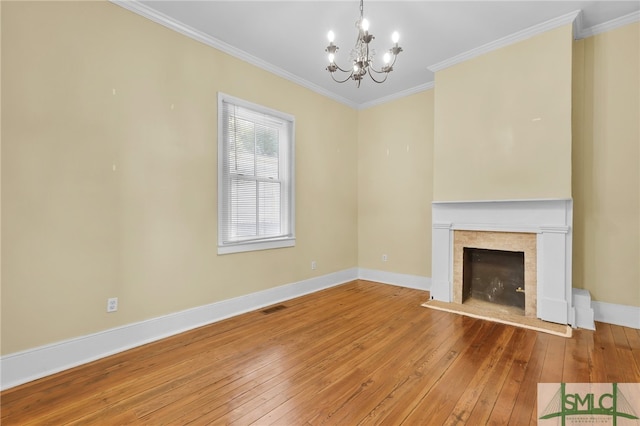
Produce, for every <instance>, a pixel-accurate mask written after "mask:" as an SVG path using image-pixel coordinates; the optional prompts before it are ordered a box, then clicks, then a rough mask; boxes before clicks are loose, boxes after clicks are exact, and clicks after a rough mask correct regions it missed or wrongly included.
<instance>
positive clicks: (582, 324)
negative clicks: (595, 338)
mask: <svg viewBox="0 0 640 426" xmlns="http://www.w3.org/2000/svg"><path fill="white" fill-rule="evenodd" d="M572 296H573V313H574V322H573V324H572V325H573V326H574V327H578V328H586V329H587V330H595V329H596V324H595V323H594V322H593V321H594V313H593V307H592V304H591V293H589V290H584V289H581V288H574V289H573V294H572Z"/></svg>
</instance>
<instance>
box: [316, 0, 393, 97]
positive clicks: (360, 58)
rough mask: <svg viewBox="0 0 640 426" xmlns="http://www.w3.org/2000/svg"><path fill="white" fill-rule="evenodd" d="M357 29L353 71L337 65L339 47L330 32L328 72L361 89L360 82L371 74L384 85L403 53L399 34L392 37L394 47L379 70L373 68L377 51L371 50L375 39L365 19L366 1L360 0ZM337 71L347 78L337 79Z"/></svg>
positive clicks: (352, 53)
mask: <svg viewBox="0 0 640 426" xmlns="http://www.w3.org/2000/svg"><path fill="white" fill-rule="evenodd" d="M356 28H357V29H358V38H357V39H356V45H355V47H354V48H353V49H352V50H351V55H350V60H351V63H352V67H351V69H343V68H341V67H339V66H338V65H337V64H336V62H335V59H336V51H337V50H338V46H336V45H335V44H333V41H334V40H335V34H334V33H333V31H329V34H328V35H327V37H328V38H329V46H327V48H326V49H325V52H327V53H328V54H329V66H328V67H327V71H329V74H330V75H331V78H333V80H334V81H336V82H338V83H344V82H346V81H348V80H354V81H355V82H356V87H360V82H361V81H362V79H363V78H364V76H365V75H367V74H369V77H371V79H372V80H373V81H375V82H376V83H384V82H385V81H386V80H387V77H388V76H389V73H390V72H391V71H393V66H394V65H395V63H396V59H397V57H398V54H399V53H400V52H402V47H400V46H398V40H399V38H400V36H399V35H398V32H397V31H394V33H393V34H392V35H391V40H392V41H393V43H394V45H393V47H391V49H389V50H388V51H387V52H385V54H384V56H383V61H384V65H383V66H382V68H381V69H380V70H377V69H375V68H374V66H373V58H374V56H375V50H373V49H370V48H369V43H371V40H373V39H374V38H375V37H374V36H373V34H371V33H369V21H367V20H366V19H365V18H364V0H360V19H358V20H357V21H356ZM336 71H340V72H342V73H344V74H343V75H342V76H343V77H344V76H345V75H346V77H344V79H341V78H336ZM375 75H378V79H376V77H375Z"/></svg>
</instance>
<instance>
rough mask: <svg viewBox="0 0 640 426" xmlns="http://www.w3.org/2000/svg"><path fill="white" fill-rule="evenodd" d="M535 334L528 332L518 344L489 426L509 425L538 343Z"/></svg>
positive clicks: (531, 402) (526, 402) (490, 417)
mask: <svg viewBox="0 0 640 426" xmlns="http://www.w3.org/2000/svg"><path fill="white" fill-rule="evenodd" d="M535 333H536V332H533V331H530V330H527V332H526V333H525V334H524V336H523V338H522V340H521V341H520V342H517V346H516V350H515V352H514V354H513V362H512V363H511V367H510V368H509V373H508V374H507V377H506V379H505V383H504V386H502V388H501V389H500V393H499V394H498V399H497V401H496V404H495V405H494V406H493V409H492V410H491V414H490V416H489V419H488V420H487V424H489V425H506V424H509V418H510V417H511V414H512V412H513V407H514V405H515V402H516V401H517V398H518V394H519V392H521V384H522V382H523V381H524V377H525V374H526V370H527V366H528V364H529V362H531V356H532V353H533V348H534V346H535V342H536V339H535ZM551 337H557V336H551ZM558 339H563V337H558ZM523 403H525V404H533V401H524V402H523Z"/></svg>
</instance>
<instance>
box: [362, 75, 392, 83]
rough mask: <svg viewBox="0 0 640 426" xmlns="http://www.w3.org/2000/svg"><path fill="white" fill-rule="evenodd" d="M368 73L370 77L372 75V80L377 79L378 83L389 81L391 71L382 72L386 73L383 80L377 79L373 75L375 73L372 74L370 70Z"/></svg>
mask: <svg viewBox="0 0 640 426" xmlns="http://www.w3.org/2000/svg"><path fill="white" fill-rule="evenodd" d="M367 74H369V77H371V80H373V81H375V82H376V83H384V82H385V81H387V77H388V76H389V73H387V72H385V73H382V74H384V78H383V79H382V80H376V79H375V78H374V77H373V74H371V73H370V72H367Z"/></svg>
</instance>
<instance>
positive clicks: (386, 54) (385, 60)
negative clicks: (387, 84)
mask: <svg viewBox="0 0 640 426" xmlns="http://www.w3.org/2000/svg"><path fill="white" fill-rule="evenodd" d="M382 59H383V60H384V63H385V64H388V63H389V61H391V54H390V53H389V52H387V53H385V54H384V56H383V58H382Z"/></svg>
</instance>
